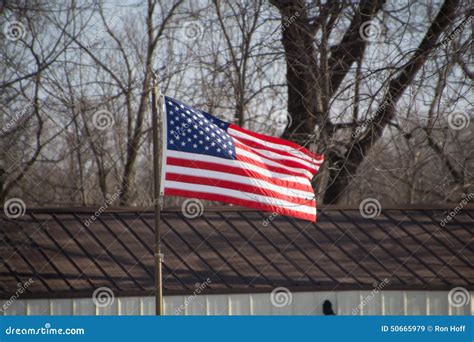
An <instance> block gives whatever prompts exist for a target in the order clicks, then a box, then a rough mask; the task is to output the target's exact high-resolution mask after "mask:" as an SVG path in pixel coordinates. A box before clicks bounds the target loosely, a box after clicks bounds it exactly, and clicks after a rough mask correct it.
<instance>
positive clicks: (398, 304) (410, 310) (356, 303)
mask: <svg viewBox="0 0 474 342" xmlns="http://www.w3.org/2000/svg"><path fill="white" fill-rule="evenodd" d="M470 294H471V298H470V302H469V303H468V304H467V305H464V306H462V307H454V306H450V305H449V303H448V292H447V291H446V292H445V291H384V292H383V293H378V294H375V296H372V295H371V292H370V291H339V292H296V293H292V295H291V300H287V302H288V301H289V302H290V303H289V304H288V305H287V306H283V307H275V306H274V305H272V303H271V300H270V297H271V295H270V294H269V293H258V294H231V295H225V294H223V295H198V296H195V297H193V296H166V297H165V298H164V310H165V314H166V315H175V314H180V315H322V303H323V302H324V301H325V300H330V301H331V302H332V304H333V309H334V311H335V312H336V314H337V315H353V314H358V315H472V314H474V293H473V292H471V293H470ZM6 302H7V301H5V300H3V301H0V308H1V306H2V305H3V304H4V303H6ZM185 302H186V303H188V304H187V305H185ZM361 303H363V304H361ZM154 310H155V303H154V297H120V298H115V299H114V301H113V303H112V304H111V305H109V306H106V307H96V306H95V305H94V303H93V301H92V299H91V298H75V299H30V300H20V299H18V300H16V301H14V302H13V303H12V304H10V305H9V306H8V307H7V309H6V310H5V312H3V314H5V315H117V314H118V315H153V314H154ZM0 314H2V313H1V312H0Z"/></svg>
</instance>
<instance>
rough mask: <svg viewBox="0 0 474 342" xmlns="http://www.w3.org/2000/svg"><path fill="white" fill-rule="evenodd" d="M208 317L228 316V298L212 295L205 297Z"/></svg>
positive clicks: (226, 296)
mask: <svg viewBox="0 0 474 342" xmlns="http://www.w3.org/2000/svg"><path fill="white" fill-rule="evenodd" d="M206 301H207V314H208V315H228V314H229V296H228V295H212V296H206Z"/></svg>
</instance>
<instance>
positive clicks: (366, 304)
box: [351, 291, 382, 315]
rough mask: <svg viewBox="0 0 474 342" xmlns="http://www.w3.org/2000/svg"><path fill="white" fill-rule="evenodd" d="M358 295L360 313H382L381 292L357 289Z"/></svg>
mask: <svg viewBox="0 0 474 342" xmlns="http://www.w3.org/2000/svg"><path fill="white" fill-rule="evenodd" d="M359 295H360V302H359V304H358V305H360V309H359V311H360V313H359V314H360V315H381V314H382V293H381V291H378V292H377V293H375V292H372V291H359ZM351 314H352V313H351Z"/></svg>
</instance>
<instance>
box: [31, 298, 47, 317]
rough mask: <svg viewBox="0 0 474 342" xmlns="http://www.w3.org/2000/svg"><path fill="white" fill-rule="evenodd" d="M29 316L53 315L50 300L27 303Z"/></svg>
mask: <svg viewBox="0 0 474 342" xmlns="http://www.w3.org/2000/svg"><path fill="white" fill-rule="evenodd" d="M27 308H28V309H27V314H28V315H51V310H50V305H49V299H31V300H28V302H27Z"/></svg>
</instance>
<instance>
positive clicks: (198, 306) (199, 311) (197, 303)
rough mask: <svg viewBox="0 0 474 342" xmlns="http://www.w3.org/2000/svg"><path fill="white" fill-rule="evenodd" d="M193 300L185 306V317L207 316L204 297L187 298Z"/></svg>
mask: <svg viewBox="0 0 474 342" xmlns="http://www.w3.org/2000/svg"><path fill="white" fill-rule="evenodd" d="M189 298H190V299H191V298H192V299H193V300H192V301H191V302H189V303H188V305H186V306H185V312H186V313H185V314H186V315H193V316H194V315H207V300H206V296H204V295H201V296H193V297H191V296H190V297H189ZM188 301H189V299H188Z"/></svg>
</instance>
